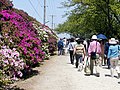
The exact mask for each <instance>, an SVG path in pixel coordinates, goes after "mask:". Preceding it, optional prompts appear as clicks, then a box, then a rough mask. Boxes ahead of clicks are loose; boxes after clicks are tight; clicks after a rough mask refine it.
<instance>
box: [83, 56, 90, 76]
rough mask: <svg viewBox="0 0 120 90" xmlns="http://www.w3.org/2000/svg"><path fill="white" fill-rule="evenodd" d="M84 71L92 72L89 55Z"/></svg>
mask: <svg viewBox="0 0 120 90" xmlns="http://www.w3.org/2000/svg"><path fill="white" fill-rule="evenodd" d="M84 72H85V73H86V74H91V71H90V64H89V62H88V57H87V60H86V65H85V68H84Z"/></svg>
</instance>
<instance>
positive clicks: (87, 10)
mask: <svg viewBox="0 0 120 90" xmlns="http://www.w3.org/2000/svg"><path fill="white" fill-rule="evenodd" d="M64 7H74V8H73V9H72V10H71V11H70V12H71V13H69V14H66V15H68V18H67V21H66V22H64V23H63V24H60V25H58V27H57V28H56V31H58V32H59V33H61V32H66V33H70V34H71V35H74V36H82V37H86V36H88V37H89V36H91V35H92V34H99V33H103V34H105V35H106V36H107V37H108V38H110V37H113V36H114V37H117V38H120V34H119V33H120V25H119V24H120V18H119V15H120V2H119V1H118V0H68V1H67V2H65V3H64ZM108 33H109V34H108Z"/></svg>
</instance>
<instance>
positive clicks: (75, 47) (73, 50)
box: [58, 35, 120, 78]
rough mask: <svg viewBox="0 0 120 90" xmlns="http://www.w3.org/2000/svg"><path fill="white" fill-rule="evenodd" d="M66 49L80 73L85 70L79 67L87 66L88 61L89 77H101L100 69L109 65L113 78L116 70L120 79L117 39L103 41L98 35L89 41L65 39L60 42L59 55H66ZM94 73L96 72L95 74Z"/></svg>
mask: <svg viewBox="0 0 120 90" xmlns="http://www.w3.org/2000/svg"><path fill="white" fill-rule="evenodd" d="M64 48H67V52H69V55H70V63H71V64H72V65H75V67H76V68H78V70H79V71H81V70H83V69H84V68H83V67H82V68H81V69H80V67H79V66H83V65H85V64H87V63H86V61H88V63H89V70H90V73H89V75H93V74H94V75H96V76H97V77H100V71H99V70H100V69H99V68H100V67H101V66H103V65H107V68H108V69H109V70H110V74H111V77H114V71H115V70H116V72H117V74H118V76H117V78H120V66H119V56H120V45H119V41H118V40H116V39H115V38H111V39H109V40H101V39H98V38H97V36H96V35H93V36H92V37H91V39H90V40H89V41H87V40H83V39H81V38H71V39H69V40H67V39H66V40H65V38H63V39H60V40H59V41H58V55H64V54H65V49H64ZM67 52H66V53H67ZM94 67H95V68H94ZM94 69H95V70H94ZM94 71H96V72H95V73H94Z"/></svg>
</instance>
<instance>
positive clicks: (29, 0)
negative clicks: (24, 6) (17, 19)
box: [28, 0, 42, 19]
mask: <svg viewBox="0 0 120 90" xmlns="http://www.w3.org/2000/svg"><path fill="white" fill-rule="evenodd" d="M28 1H29V3H30V4H31V6H32V7H33V9H34V11H35V12H36V14H37V15H38V16H39V18H40V19H42V18H41V16H40V15H39V13H38V12H37V10H36V9H35V7H34V5H33V4H32V2H31V1H30V0H28Z"/></svg>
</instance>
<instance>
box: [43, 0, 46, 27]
mask: <svg viewBox="0 0 120 90" xmlns="http://www.w3.org/2000/svg"><path fill="white" fill-rule="evenodd" d="M45 22H46V0H44V20H43V24H44V25H45Z"/></svg>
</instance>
